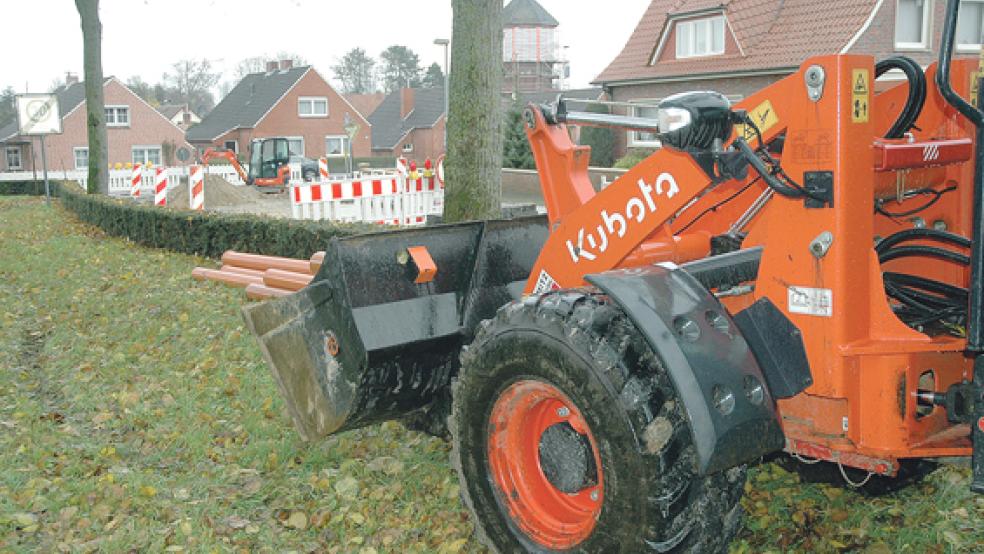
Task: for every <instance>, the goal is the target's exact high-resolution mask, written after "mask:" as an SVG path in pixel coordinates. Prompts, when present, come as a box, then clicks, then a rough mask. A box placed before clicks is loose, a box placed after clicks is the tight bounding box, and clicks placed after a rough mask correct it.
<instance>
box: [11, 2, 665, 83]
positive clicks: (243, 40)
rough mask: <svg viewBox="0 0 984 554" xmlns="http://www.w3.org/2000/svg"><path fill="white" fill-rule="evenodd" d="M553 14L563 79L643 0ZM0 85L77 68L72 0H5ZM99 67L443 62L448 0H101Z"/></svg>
mask: <svg viewBox="0 0 984 554" xmlns="http://www.w3.org/2000/svg"><path fill="white" fill-rule="evenodd" d="M540 3H541V4H542V5H543V7H544V8H546V9H547V11H549V12H550V13H551V14H553V16H554V17H555V18H556V19H557V20H558V21H559V22H560V28H559V29H560V35H561V43H562V44H563V45H568V46H569V47H570V48H569V49H568V57H569V58H570V60H571V85H572V86H573V87H581V86H587V84H588V83H589V82H590V81H591V80H592V79H593V78H594V77H595V76H597V75H598V73H599V72H601V70H602V69H604V68H605V66H606V65H607V64H608V63H609V62H610V61H611V60H612V59H613V58H614V57H615V55H616V54H618V52H619V51H621V49H622V46H624V44H625V41H626V40H627V39H628V37H629V34H630V33H631V32H632V30H633V29H634V28H635V25H636V23H638V21H639V18H640V17H641V16H642V13H643V12H644V11H645V8H646V6H648V5H649V0H608V1H606V2H597V1H592V0H540ZM3 8H4V9H3V23H2V25H0V27H2V28H0V51H3V52H5V55H4V56H3V61H2V62H0V87H6V86H8V85H9V86H13V87H14V88H15V89H16V90H17V92H28V91H29V92H44V91H47V90H48V88H49V86H50V85H51V83H52V82H54V81H55V80H56V79H57V78H59V77H61V76H64V74H65V72H66V71H71V72H73V73H77V74H81V73H82V32H81V30H80V28H79V17H78V13H77V12H76V11H75V3H74V2H72V0H3ZM100 14H101V19H102V24H103V72H104V73H105V74H106V75H116V76H118V77H122V78H124V79H125V78H128V77H130V76H133V75H139V76H140V77H142V78H143V79H144V80H145V81H147V82H150V83H156V82H158V81H159V80H160V78H161V74H162V73H163V72H165V71H168V70H169V69H170V66H171V64H172V63H174V62H175V61H177V60H181V59H187V58H195V59H198V58H208V59H210V60H211V61H212V62H213V64H215V66H216V67H217V68H219V69H220V70H221V71H223V73H224V74H223V80H229V79H232V78H233V75H232V72H233V69H234V68H235V66H236V64H237V62H238V61H239V60H241V59H243V58H247V57H251V56H262V55H267V54H274V53H276V52H280V51H285V52H294V53H297V54H298V55H300V56H303V57H304V58H306V59H307V60H308V61H309V62H310V63H311V64H313V65H314V66H315V67H316V68H318V70H319V71H321V72H322V73H323V74H324V76H325V77H326V78H329V79H331V78H332V75H331V66H332V65H334V64H335V62H336V61H337V60H338V58H340V57H341V56H342V55H343V54H344V53H345V52H347V51H348V50H350V49H352V48H355V47H361V48H365V49H366V50H367V51H368V52H369V54H370V55H372V56H374V57H378V55H379V52H381V51H382V50H383V49H385V48H386V47H387V46H390V45H392V44H402V45H405V46H408V47H410V48H411V49H412V50H413V51H414V52H416V53H417V54H418V55H419V56H420V61H421V66H422V67H427V66H428V65H430V64H431V62H439V63H442V64H443V53H442V49H441V47H439V46H435V45H434V44H433V41H434V39H435V38H438V37H450V35H451V0H414V1H408V0H101V1H100Z"/></svg>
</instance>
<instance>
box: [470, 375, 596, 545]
mask: <svg viewBox="0 0 984 554" xmlns="http://www.w3.org/2000/svg"><path fill="white" fill-rule="evenodd" d="M488 460H489V472H490V474H491V477H492V483H493V485H494V487H495V489H496V493H497V494H496V496H497V498H498V500H499V503H500V505H501V506H502V507H503V508H505V511H506V512H508V515H509V517H510V519H511V520H512V522H513V523H514V524H515V525H516V526H517V527H519V529H520V530H522V531H523V533H525V534H526V535H527V536H528V537H529V538H530V539H532V540H533V541H535V542H536V543H538V544H540V545H542V546H545V547H548V548H552V549H567V548H571V547H573V546H576V545H577V544H579V543H581V542H583V541H584V540H585V539H587V538H588V537H589V536H590V535H591V532H592V531H593V530H594V526H595V524H596V523H597V521H598V517H599V516H600V514H601V508H602V503H603V492H604V481H603V475H602V471H601V458H600V456H599V454H598V448H597V444H596V443H595V440H594V437H593V436H592V434H591V431H590V429H588V425H587V422H586V421H585V419H584V417H583V416H582V415H581V412H580V411H579V410H578V408H577V406H575V405H574V403H573V402H571V400H570V399H569V398H568V397H567V396H566V395H565V394H564V393H563V392H561V391H560V390H559V389H557V388H556V387H554V386H553V385H550V384H548V383H545V382H542V381H533V380H529V381H519V382H516V383H513V384H512V385H510V386H509V387H508V388H507V389H506V390H505V391H503V392H502V394H500V395H499V398H498V399H497V400H496V402H495V405H494V406H493V407H492V413H491V415H490V417H489V431H488Z"/></svg>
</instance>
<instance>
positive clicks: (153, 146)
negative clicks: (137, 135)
mask: <svg viewBox="0 0 984 554" xmlns="http://www.w3.org/2000/svg"><path fill="white" fill-rule="evenodd" d="M137 150H142V151H143V153H144V155H143V159H142V160H140V161H139V162H138V161H135V160H134V159H133V154H134V153H135V152H136V151H137ZM148 150H157V152H158V158H157V162H154V165H163V164H164V149H163V148H161V145H160V144H134V145H133V146H131V147H130V162H131V163H134V164H137V163H139V164H141V165H147V163H148V162H147V158H148V157H149V156H147V151H148Z"/></svg>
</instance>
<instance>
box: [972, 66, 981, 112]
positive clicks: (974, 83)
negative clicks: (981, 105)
mask: <svg viewBox="0 0 984 554" xmlns="http://www.w3.org/2000/svg"><path fill="white" fill-rule="evenodd" d="M981 77H984V69H978V70H977V71H971V72H970V105H971V106H974V107H977V82H978V80H979V79H980V78H981Z"/></svg>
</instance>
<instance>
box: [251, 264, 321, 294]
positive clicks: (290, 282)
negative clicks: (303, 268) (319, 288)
mask: <svg viewBox="0 0 984 554" xmlns="http://www.w3.org/2000/svg"><path fill="white" fill-rule="evenodd" d="M313 278H314V277H313V276H312V275H308V274H306V273H305V274H302V273H293V272H290V271H282V270H279V269H268V270H266V271H265V272H264V273H263V284H264V285H266V286H268V287H274V288H278V289H287V290H289V291H295V290H301V289H303V288H304V287H306V286H307V285H308V283H310V282H311V279H313Z"/></svg>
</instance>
